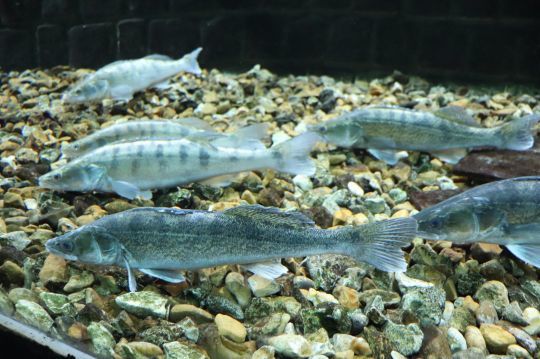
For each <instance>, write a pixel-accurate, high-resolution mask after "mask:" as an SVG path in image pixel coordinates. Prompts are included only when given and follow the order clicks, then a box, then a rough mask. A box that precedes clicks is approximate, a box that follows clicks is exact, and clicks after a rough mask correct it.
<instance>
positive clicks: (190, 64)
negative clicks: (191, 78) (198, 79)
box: [181, 47, 202, 76]
mask: <svg viewBox="0 0 540 359" xmlns="http://www.w3.org/2000/svg"><path fill="white" fill-rule="evenodd" d="M201 51H202V47H198V48H196V49H195V50H193V51H192V52H190V53H189V54H187V55H184V57H182V59H181V61H182V62H183V65H184V67H183V68H182V70H183V71H185V72H190V73H192V74H194V75H197V76H199V75H200V74H201V73H202V71H201V68H200V67H199V63H198V62H197V57H198V56H199V54H200V53H201Z"/></svg>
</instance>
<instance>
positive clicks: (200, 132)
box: [62, 117, 268, 158]
mask: <svg viewBox="0 0 540 359" xmlns="http://www.w3.org/2000/svg"><path fill="white" fill-rule="evenodd" d="M267 127H268V126H267V125H266V124H256V125H251V126H247V127H244V128H242V129H240V130H238V131H237V132H235V133H234V134H224V133H220V132H216V131H214V130H213V129H212V127H211V126H210V125H208V124H207V123H206V122H204V121H202V120H199V119H197V118H191V117H189V118H182V119H177V120H137V121H125V122H121V123H117V124H114V125H111V126H109V127H106V128H103V129H100V130H98V131H96V132H94V133H92V134H91V135H89V136H86V137H83V138H81V139H80V140H77V141H75V142H72V143H69V144H66V145H64V146H62V154H63V155H64V156H65V157H67V158H74V157H79V156H82V155H84V154H86V153H88V152H91V151H93V150H95V149H97V148H99V147H103V146H105V145H109V144H112V143H120V142H133V141H139V140H174V139H180V138H187V139H190V140H201V141H215V140H217V141H215V142H213V144H214V145H216V144H217V145H219V146H226V145H228V146H232V147H234V146H236V145H239V144H241V141H244V140H247V139H261V138H262V137H264V136H265V135H266V132H267ZM218 139H219V140H218Z"/></svg>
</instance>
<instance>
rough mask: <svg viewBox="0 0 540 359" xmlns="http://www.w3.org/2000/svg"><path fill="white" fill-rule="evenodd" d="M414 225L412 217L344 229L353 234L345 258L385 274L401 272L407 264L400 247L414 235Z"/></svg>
mask: <svg viewBox="0 0 540 359" xmlns="http://www.w3.org/2000/svg"><path fill="white" fill-rule="evenodd" d="M416 229H417V223H416V220H415V219H414V218H412V217H408V218H396V219H388V220H385V221H380V222H374V223H370V224H366V225H363V226H359V227H353V228H346V230H348V231H350V232H352V237H353V238H352V241H353V243H352V246H349V247H348V248H347V251H348V253H344V254H347V255H351V256H352V257H354V258H355V259H356V260H358V261H362V262H367V263H369V264H371V265H373V266H374V267H375V268H377V269H380V270H382V271H385V272H404V271H406V270H407V262H405V258H404V256H403V251H402V250H401V248H402V247H405V246H407V245H408V244H410V242H411V240H412V239H413V238H414V236H415V235H416Z"/></svg>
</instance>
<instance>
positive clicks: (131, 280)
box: [124, 256, 137, 292]
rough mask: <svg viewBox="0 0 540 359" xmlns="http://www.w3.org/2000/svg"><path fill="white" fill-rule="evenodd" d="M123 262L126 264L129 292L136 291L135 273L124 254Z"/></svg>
mask: <svg viewBox="0 0 540 359" xmlns="http://www.w3.org/2000/svg"><path fill="white" fill-rule="evenodd" d="M124 263H125V265H126V271H127V273H128V286H129V291H130V292H136V291H137V280H136V279H135V274H134V273H133V269H131V266H130V265H129V262H128V260H127V258H126V256H124Z"/></svg>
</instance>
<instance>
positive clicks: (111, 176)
mask: <svg viewBox="0 0 540 359" xmlns="http://www.w3.org/2000/svg"><path fill="white" fill-rule="evenodd" d="M318 140H319V136H318V135H317V134H314V133H306V134H304V135H301V136H298V137H295V138H293V139H291V140H289V141H286V142H283V143H280V144H277V145H276V146H274V147H272V148H269V149H267V148H265V147H264V146H262V144H261V142H260V141H259V140H254V141H247V142H246V143H245V144H244V146H243V147H239V148H230V147H216V146H214V145H212V144H209V143H201V142H196V141H190V140H187V139H180V140H171V141H166V140H158V141H152V140H145V141H136V142H127V143H118V144H112V145H108V146H104V147H101V148H99V149H97V150H95V151H93V152H90V153H88V154H86V155H84V156H82V157H79V158H77V159H75V160H73V161H71V162H69V163H67V164H66V165H64V166H62V167H60V168H58V169H56V170H54V171H52V172H49V173H47V174H45V175H43V176H41V177H40V178H39V185H40V186H41V187H44V188H50V189H54V190H60V191H83V192H85V191H100V192H115V193H118V194H119V195H121V196H123V197H126V198H130V199H132V198H135V197H137V196H139V197H142V198H151V197H152V193H151V192H150V191H149V190H150V189H153V188H169V187H174V186H178V185H182V184H186V183H191V182H200V181H204V180H206V183H208V184H215V185H225V184H228V183H230V181H231V178H230V176H225V177H226V178H224V177H223V176H224V175H232V174H237V173H240V172H244V171H251V170H258V169H265V168H272V169H275V170H278V171H282V172H286V173H291V174H304V175H312V174H313V173H314V172H315V165H314V163H313V161H312V160H311V158H310V157H309V153H310V151H311V148H312V147H313V145H314V144H315V142H317V141H318ZM261 146H262V147H261Z"/></svg>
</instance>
